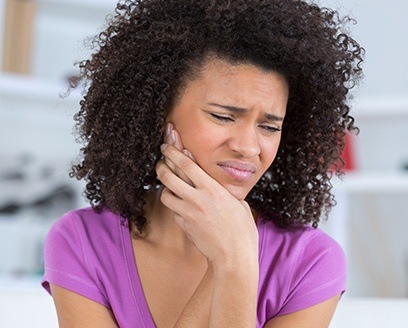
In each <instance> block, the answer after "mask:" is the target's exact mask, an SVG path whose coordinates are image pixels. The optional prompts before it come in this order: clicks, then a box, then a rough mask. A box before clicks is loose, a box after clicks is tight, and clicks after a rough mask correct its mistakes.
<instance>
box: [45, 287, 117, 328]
mask: <svg viewBox="0 0 408 328" xmlns="http://www.w3.org/2000/svg"><path fill="white" fill-rule="evenodd" d="M50 288H51V292H52V297H53V299H54V303H55V307H56V310H57V315H58V323H59V327H60V328H64V327H70V328H72V327H75V328H81V327H84V328H85V327H86V328H92V327H95V328H96V327H98V328H117V327H118V326H117V324H116V320H115V317H114V316H113V313H112V311H111V310H110V309H108V308H107V307H105V306H103V305H101V304H99V303H97V302H94V301H92V300H90V299H88V298H86V297H84V296H81V295H79V294H77V293H74V292H72V291H70V290H68V289H65V288H62V287H59V286H56V285H52V284H51V285H50Z"/></svg>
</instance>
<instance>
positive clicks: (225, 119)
mask: <svg viewBox="0 0 408 328" xmlns="http://www.w3.org/2000/svg"><path fill="white" fill-rule="evenodd" d="M210 115H211V116H212V117H214V118H215V119H216V120H218V121H220V122H234V120H233V119H232V118H231V117H230V116H223V115H219V114H214V113H211V114H210Z"/></svg>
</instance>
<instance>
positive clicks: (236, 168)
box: [217, 161, 256, 182]
mask: <svg viewBox="0 0 408 328" xmlns="http://www.w3.org/2000/svg"><path fill="white" fill-rule="evenodd" d="M217 165H218V166H219V167H220V168H221V169H222V170H223V171H224V172H225V173H227V174H228V175H229V176H230V177H231V178H233V179H234V180H237V181H242V182H245V181H248V180H251V179H252V177H253V175H254V173H255V172H256V167H255V165H254V164H252V163H244V162H240V161H224V162H219V163H217Z"/></svg>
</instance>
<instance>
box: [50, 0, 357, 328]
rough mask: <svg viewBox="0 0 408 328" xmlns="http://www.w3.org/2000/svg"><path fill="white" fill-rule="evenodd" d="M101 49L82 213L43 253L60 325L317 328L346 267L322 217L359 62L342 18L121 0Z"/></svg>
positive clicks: (90, 102) (89, 107) (90, 105)
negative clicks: (86, 201)
mask: <svg viewBox="0 0 408 328" xmlns="http://www.w3.org/2000/svg"><path fill="white" fill-rule="evenodd" d="M346 21H347V20H346V19H343V20H342V22H346ZM96 42H97V45H98V49H97V50H96V52H95V53H94V54H93V56H92V58H91V59H90V60H88V61H84V62H83V63H82V64H81V69H82V77H83V78H84V79H85V80H86V81H87V82H89V85H88V90H87V94H86V96H85V97H84V100H83V101H82V102H81V109H80V111H79V113H78V114H77V115H76V116H75V118H76V121H77V127H78V129H79V135H80V137H81V138H82V139H83V141H84V148H82V153H83V158H82V160H81V162H80V163H79V164H78V165H75V166H74V167H73V172H72V176H75V177H76V178H78V179H86V181H87V186H86V191H85V194H86V196H87V198H88V199H89V200H90V202H91V204H92V207H91V208H87V209H80V210H75V211H71V212H69V213H67V214H66V215H64V216H63V217H62V218H61V219H60V220H58V221H57V222H56V223H55V224H54V226H53V227H52V229H51V231H50V232H49V234H48V237H47V240H46V245H45V276H44V280H43V286H44V287H45V288H46V289H47V290H48V291H49V292H51V293H52V296H53V298H54V301H55V305H56V309H57V313H58V319H59V323H60V326H61V327H117V326H119V327H155V326H156V327H266V328H273V327H280V328H281V327H300V326H301V327H314V328H316V327H327V326H328V325H329V322H330V319H331V317H332V315H333V312H334V310H335V307H336V304H337V302H338V300H339V298H340V296H341V294H342V293H343V292H344V290H345V279H346V269H345V258H344V254H343V252H342V250H341V249H340V247H339V246H338V245H337V244H336V243H335V242H334V241H333V240H332V239H331V238H330V237H328V236H326V235H325V234H324V233H323V232H322V231H320V230H319V229H317V225H318V222H319V220H320V218H321V216H322V215H324V214H327V212H328V211H329V209H330V208H331V206H332V205H333V204H334V200H333V197H332V195H331V194H330V188H331V185H330V177H331V173H328V172H331V170H333V168H337V169H338V168H339V167H340V166H341V165H339V163H341V159H340V155H341V151H342V148H343V146H344V142H343V137H344V135H345V133H346V132H347V131H354V130H356V128H355V127H354V125H353V118H352V117H351V116H350V115H349V107H348V106H347V94H348V91H349V89H350V88H352V87H353V86H354V84H355V83H356V81H357V80H358V78H359V76H360V75H361V69H360V67H359V65H360V63H361V61H362V54H363V49H362V48H361V47H360V46H359V45H358V44H357V43H356V42H355V41H354V40H353V39H352V38H350V37H349V36H348V35H346V34H344V33H343V32H342V24H340V19H339V18H338V15H337V14H336V13H335V12H332V11H330V10H328V9H320V8H319V7H317V6H316V5H310V4H307V3H305V2H303V1H288V0H268V1H262V0H250V1H248V0H245V1H244V0H243V1H228V0H225V1H210V0H208V1H202V0H200V1H198V0H197V1H193V0H173V1H171V0H166V1H165V0H145V1H135V2H132V1H126V2H124V3H123V4H118V5H117V9H116V16H115V17H113V18H112V19H111V20H110V22H109V26H108V28H107V29H106V30H105V31H104V32H102V33H101V34H100V35H99V36H98V38H97V39H96Z"/></svg>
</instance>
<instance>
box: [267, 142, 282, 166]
mask: <svg viewBox="0 0 408 328" xmlns="http://www.w3.org/2000/svg"><path fill="white" fill-rule="evenodd" d="M279 143H280V137H279V138H277V140H274V142H273V143H270V142H269V143H267V144H266V145H265V146H264V148H263V153H264V156H263V163H264V165H265V167H266V168H268V167H269V166H270V165H271V164H272V162H273V161H274V160H275V157H276V154H277V153H278V149H279Z"/></svg>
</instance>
